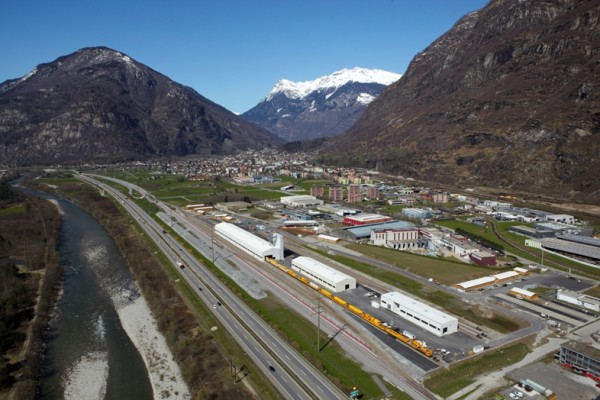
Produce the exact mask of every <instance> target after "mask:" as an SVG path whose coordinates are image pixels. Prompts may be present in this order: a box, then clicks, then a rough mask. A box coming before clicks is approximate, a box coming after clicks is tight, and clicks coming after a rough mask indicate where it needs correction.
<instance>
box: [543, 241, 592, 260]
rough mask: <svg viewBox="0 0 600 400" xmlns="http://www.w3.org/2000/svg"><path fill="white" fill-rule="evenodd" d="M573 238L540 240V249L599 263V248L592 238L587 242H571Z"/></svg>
mask: <svg viewBox="0 0 600 400" xmlns="http://www.w3.org/2000/svg"><path fill="white" fill-rule="evenodd" d="M565 236H567V235H565ZM573 236H574V235H568V236H567V237H569V238H571V240H565V239H562V238H548V239H541V240H540V242H541V243H542V247H543V248H544V249H547V250H552V251H555V252H557V253H560V254H564V255H567V256H571V257H578V258H583V259H588V260H590V261H592V262H598V261H600V247H599V246H597V245H596V244H595V242H594V241H593V238H588V240H587V241H584V240H581V241H574V240H572V237H573ZM582 239H583V238H582Z"/></svg>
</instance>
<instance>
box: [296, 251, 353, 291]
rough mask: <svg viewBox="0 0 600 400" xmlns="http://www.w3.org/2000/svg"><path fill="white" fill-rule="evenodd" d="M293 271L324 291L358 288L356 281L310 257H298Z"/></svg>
mask: <svg viewBox="0 0 600 400" xmlns="http://www.w3.org/2000/svg"><path fill="white" fill-rule="evenodd" d="M292 269H293V270H295V271H296V272H298V273H299V274H301V275H303V276H305V277H307V278H308V279H310V280H311V281H312V282H314V283H315V284H317V285H318V286H320V287H323V288H324V289H327V290H331V291H333V292H342V291H344V290H350V289H355V288H356V279H354V278H352V277H351V276H349V275H346V274H344V273H342V272H340V271H338V270H336V269H334V268H331V267H330V266H328V265H326V264H323V263H322V262H319V261H317V260H315V259H313V258H310V257H304V256H300V257H296V258H294V259H293V260H292Z"/></svg>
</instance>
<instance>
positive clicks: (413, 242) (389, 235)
mask: <svg viewBox="0 0 600 400" xmlns="http://www.w3.org/2000/svg"><path fill="white" fill-rule="evenodd" d="M371 243H373V244H374V245H375V246H384V247H388V248H391V249H397V250H409V249H414V248H417V247H418V246H419V229H418V228H417V227H411V228H400V229H373V230H372V231H371Z"/></svg>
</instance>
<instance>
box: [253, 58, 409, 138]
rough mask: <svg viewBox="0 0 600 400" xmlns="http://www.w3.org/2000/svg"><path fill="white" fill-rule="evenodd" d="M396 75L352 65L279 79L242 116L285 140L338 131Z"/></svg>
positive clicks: (342, 129)
mask: <svg viewBox="0 0 600 400" xmlns="http://www.w3.org/2000/svg"><path fill="white" fill-rule="evenodd" d="M400 76H401V75H399V74H395V73H393V72H389V71H383V70H380V69H366V68H360V67H354V68H352V69H342V70H339V71H335V72H333V73H332V74H329V75H325V76H321V77H319V78H317V79H314V80H310V81H304V82H292V81H289V80H286V79H281V80H279V81H278V82H277V83H276V84H275V86H274V87H273V88H272V89H271V91H270V92H269V93H268V94H267V95H266V96H265V97H264V98H263V99H262V100H261V101H260V102H259V103H258V104H257V105H256V106H255V107H253V108H251V109H250V110H248V111H246V112H245V113H243V114H242V117H243V118H244V119H246V120H248V121H250V122H253V123H256V124H258V125H260V126H262V127H263V128H265V129H267V130H269V131H270V132H272V133H274V134H276V135H277V136H279V137H281V138H283V139H285V140H287V141H297V140H306V139H314V138H322V137H329V136H334V135H338V134H340V133H342V132H343V131H344V130H346V129H347V128H349V127H350V126H351V125H352V124H353V123H354V122H355V121H356V119H357V118H358V117H359V116H360V114H361V113H362V112H363V111H364V109H365V108H366V106H367V105H368V104H369V103H370V102H371V101H373V99H375V98H376V97H377V96H378V95H379V93H381V91H382V90H383V89H384V88H385V87H386V86H387V85H389V84H390V83H392V82H394V81H396V80H397V79H399V78H400Z"/></svg>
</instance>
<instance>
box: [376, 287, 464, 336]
mask: <svg viewBox="0 0 600 400" xmlns="http://www.w3.org/2000/svg"><path fill="white" fill-rule="evenodd" d="M381 307H384V308H387V309H388V310H390V311H392V312H393V313H395V314H398V315H399V316H400V317H402V318H404V319H406V320H408V321H410V322H412V323H413V324H415V325H417V326H418V327H421V328H423V329H425V330H427V331H429V332H431V333H433V334H435V335H437V336H444V335H449V334H451V333H454V332H456V331H458V319H456V318H455V317H453V316H451V315H448V314H446V313H445V312H443V311H440V310H438V309H435V308H433V307H430V306H428V305H427V304H424V303H421V302H420V301H417V300H415V299H413V298H410V297H408V296H405V295H403V294H401V293H398V292H390V293H385V294H382V295H381Z"/></svg>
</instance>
